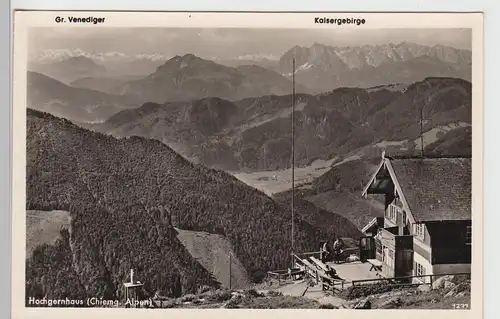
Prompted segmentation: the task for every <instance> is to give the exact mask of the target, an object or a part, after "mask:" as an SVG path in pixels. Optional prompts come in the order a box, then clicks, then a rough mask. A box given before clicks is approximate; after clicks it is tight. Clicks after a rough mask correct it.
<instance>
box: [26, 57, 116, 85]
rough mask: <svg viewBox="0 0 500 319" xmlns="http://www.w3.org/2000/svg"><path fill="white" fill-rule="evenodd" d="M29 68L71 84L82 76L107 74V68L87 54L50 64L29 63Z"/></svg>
mask: <svg viewBox="0 0 500 319" xmlns="http://www.w3.org/2000/svg"><path fill="white" fill-rule="evenodd" d="M28 70H29V71H33V72H37V73H41V74H44V75H46V76H48V77H51V78H54V79H57V80H58V81H61V82H64V83H66V84H69V83H70V82H72V81H75V80H77V79H79V78H82V77H102V76H106V68H105V67H104V66H102V65H99V64H97V63H95V62H94V61H93V60H92V59H89V58H87V57H85V56H75V57H70V58H68V59H64V60H61V61H56V62H53V63H49V64H39V63H28Z"/></svg>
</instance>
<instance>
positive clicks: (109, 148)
mask: <svg viewBox="0 0 500 319" xmlns="http://www.w3.org/2000/svg"><path fill="white" fill-rule="evenodd" d="M26 206H27V207H26V208H27V209H32V210H34V209H37V210H66V211H69V212H70V213H71V233H69V232H68V231H63V233H62V239H60V240H59V241H58V242H56V244H55V245H50V246H49V245H44V246H41V247H38V248H37V249H35V250H34V253H33V255H32V256H27V257H28V258H29V260H28V262H27V269H26V276H27V278H26V289H27V294H26V295H27V297H29V296H44V295H48V296H49V297H64V298H65V297H68V296H69V297H75V298H76V297H78V296H80V295H92V296H103V297H106V298H115V297H120V296H122V283H123V282H124V281H125V280H128V278H127V277H126V276H127V274H128V271H129V269H130V268H134V269H136V273H137V278H139V279H138V280H141V281H142V282H144V283H145V290H146V293H148V294H153V293H154V292H155V291H157V290H160V291H161V293H163V294H172V295H179V294H180V293H182V292H190V291H193V290H195V289H196V288H197V287H198V286H199V285H202V284H209V285H215V286H217V283H216V282H215V281H214V280H213V279H212V278H211V275H210V274H209V272H208V271H207V270H205V269H204V268H203V267H202V266H201V265H200V264H199V263H198V262H196V261H195V260H194V259H193V258H192V257H191V256H190V254H189V253H188V252H187V250H186V249H185V248H184V247H183V246H182V244H181V243H180V242H179V240H178V239H177V237H176V232H175V229H174V228H173V225H175V226H176V227H179V228H181V229H191V230H204V231H209V232H216V233H219V234H222V235H224V236H226V237H227V238H228V239H229V240H230V242H231V244H232V245H233V250H234V251H235V253H236V255H237V257H238V259H239V260H241V262H242V263H243V265H244V267H245V268H246V269H247V271H248V273H249V274H250V276H252V278H253V279H254V280H258V279H259V277H261V276H262V274H263V272H265V271H266V270H269V269H273V268H283V267H286V266H287V265H288V264H289V258H290V257H289V256H290V255H289V253H290V244H291V241H290V230H291V219H290V216H291V212H290V205H281V204H278V203H276V202H275V201H273V200H272V199H271V198H270V197H268V196H266V195H265V194H264V193H262V192H260V191H258V190H256V189H254V188H251V187H249V186H248V185H246V184H244V183H242V182H240V181H239V180H237V179H236V178H234V177H232V176H230V175H229V174H227V173H224V172H222V171H217V170H213V169H208V168H206V167H203V166H198V165H195V164H192V163H190V162H188V161H187V160H185V159H184V158H182V157H181V156H179V155H178V154H177V153H175V152H174V151H173V150H172V149H170V148H169V147H168V146H166V145H164V144H162V143H161V142H159V141H155V140H148V139H144V138H139V137H130V138H124V139H115V138H113V137H110V136H106V135H103V134H99V133H94V132H90V131H88V130H85V129H82V128H79V127H77V126H75V125H73V124H72V123H71V122H69V121H67V120H63V119H59V118H56V117H54V116H52V115H49V114H46V113H41V112H38V111H34V110H28V118H27V203H26ZM314 214H318V212H317V211H312V212H311V211H309V210H308V208H307V205H305V206H302V207H301V208H298V209H297V214H296V215H297V221H296V224H295V235H296V247H297V250H309V249H313V248H316V246H317V245H318V244H319V241H320V240H322V239H324V238H325V237H331V236H334V235H340V236H347V237H348V236H357V235H358V234H359V232H358V230H357V229H356V227H354V226H353V225H352V224H351V223H350V222H348V221H347V220H346V219H344V218H338V219H337V220H338V222H336V223H334V224H331V225H330V226H325V225H323V226H322V227H321V229H320V228H318V227H316V226H312V225H311V223H309V222H308V219H309V218H311V216H312V218H315V217H314Z"/></svg>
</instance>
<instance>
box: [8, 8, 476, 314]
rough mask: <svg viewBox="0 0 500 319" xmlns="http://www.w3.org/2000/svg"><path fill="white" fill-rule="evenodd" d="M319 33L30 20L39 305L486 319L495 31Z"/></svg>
mask: <svg viewBox="0 0 500 319" xmlns="http://www.w3.org/2000/svg"><path fill="white" fill-rule="evenodd" d="M59 15H60V16H61V17H63V18H62V19H64V17H67V16H69V15H67V16H66V15H64V14H59ZM92 15H93V17H92V19H98V18H100V17H105V16H106V15H105V13H102V14H100V15H97V14H92ZM74 16H75V17H80V16H81V17H84V18H85V17H87V16H90V15H89V14H85V13H80V14H79V15H76V14H75V15H74ZM346 16H347V17H348V18H349V15H346ZM190 17H191V16H190ZM311 17H312V16H311ZM219 18H220V19H221V20H223V19H224V18H225V17H224V16H220V17H219ZM355 18H356V19H357V18H359V19H363V14H357V15H355V17H354V18H353V19H354V20H355ZM74 19H75V18H74ZM89 19H90V18H89ZM92 19H90V20H89V21H93V20H92ZM144 19H147V16H146V17H145V18H144ZM310 20H311V21H310V27H293V24H292V25H290V26H289V27H287V28H283V27H281V28H278V27H276V28H271V27H257V26H256V27H253V28H252V27H245V28H244V27H228V26H224V27H220V26H218V25H217V24H216V23H214V24H213V26H205V25H203V26H200V27H182V26H179V27H172V26H168V27H158V26H152V27H144V26H138V27H135V26H133V25H131V26H129V27H114V26H113V25H112V24H111V23H110V24H109V26H108V25H106V23H105V22H103V23H100V24H99V25H98V26H97V25H96V26H93V27H87V26H86V27H81V26H80V25H77V24H69V23H68V24H66V25H64V26H62V25H61V24H56V23H54V24H52V25H51V26H50V25H47V26H45V25H44V26H33V27H29V28H27V31H26V35H27V36H26V39H27V40H26V50H27V52H26V61H24V63H25V65H26V67H25V72H26V75H25V76H24V75H23V77H25V79H26V82H25V84H24V83H23V85H24V90H25V96H26V97H25V101H26V103H25V104H26V105H17V106H15V107H18V108H21V109H22V110H23V111H22V112H24V113H25V115H24V116H25V123H26V124H25V125H26V129H25V138H26V141H25V143H26V144H25V145H26V146H25V148H24V150H25V156H26V159H25V162H23V163H25V166H26V167H25V175H23V176H25V192H26V195H25V204H23V205H24V206H25V207H24V211H25V219H24V217H23V222H22V223H25V229H26V231H25V244H23V245H22V246H21V245H20V249H21V251H22V248H23V247H24V248H25V254H24V260H25V268H24V273H23V276H24V278H25V282H24V287H23V288H19V289H24V298H25V299H24V301H23V303H24V306H25V307H26V308H37V307H45V308H47V307H49V308H75V307H76V308H124V309H128V308H134V309H135V308H140V309H165V310H168V309H220V308H223V309H318V311H321V312H328V311H336V310H337V309H353V310H357V309H375V310H376V309H429V310H430V309H448V310H450V311H451V310H470V309H471V285H472V284H473V282H474V281H475V280H478V282H479V280H481V278H480V275H481V274H480V273H477V272H474V273H473V270H472V269H473V267H472V265H473V259H474V258H473V251H474V249H482V248H481V246H479V247H478V246H475V242H474V241H473V240H472V239H473V231H472V229H473V222H472V220H473V219H474V218H473V217H472V216H473V213H472V212H473V208H472V207H473V202H474V200H473V189H472V184H473V183H472V181H473V177H472V176H473V175H472V173H473V172H474V170H473V165H472V158H473V156H472V155H473V146H474V148H476V147H479V148H481V147H482V145H477V144H474V145H473V137H474V134H475V133H474V134H473V123H472V122H473V121H472V119H473V110H474V108H476V107H477V108H479V109H480V108H481V107H482V106H481V105H477V104H474V103H473V94H476V92H479V91H477V90H476V88H475V87H474V90H473V84H472V82H473V67H476V66H475V65H473V54H475V53H474V48H473V41H472V40H473V29H472V28H470V27H464V28H461V27H449V28H444V27H436V28H418V27H417V24H416V23H415V27H413V28H408V27H401V28H398V27H394V26H393V27H392V28H375V27H371V28H367V27H364V26H363V25H360V26H357V25H354V26H350V27H342V26H341V25H340V24H339V25H334V26H332V27H329V28H327V27H324V26H323V27H321V28H320V27H317V24H315V23H314V20H313V19H312V18H311V19H310ZM103 21H105V20H103ZM369 22H370V21H369V18H366V25H368V24H369ZM301 25H302V24H301ZM358 25H359V24H358ZM20 59H21V58H20ZM19 63H23V62H19ZM478 67H479V66H478ZM19 85H20V84H19ZM473 104H474V107H473ZM14 125H16V124H14ZM474 125H476V123H475V124H474ZM479 125H480V124H479ZM475 129H476V128H474V130H475ZM474 132H475V131H474ZM20 143H21V144H22V141H21V142H20ZM474 143H476V140H474ZM478 143H481V140H479V142H478ZM21 146H22V145H21ZM23 147H24V146H23ZM474 154H476V153H474ZM479 169H481V167H480V166H479ZM476 173H480V172H474V174H476ZM15 213H16V214H22V213H24V212H21V211H19V212H15ZM477 213H480V212H474V214H477ZM474 216H476V215H474ZM24 220H25V221H24ZM475 229H476V228H475ZM15 231H16V230H15ZM474 238H476V237H474ZM474 262H476V261H475V260H474ZM477 306H478V307H479V305H477Z"/></svg>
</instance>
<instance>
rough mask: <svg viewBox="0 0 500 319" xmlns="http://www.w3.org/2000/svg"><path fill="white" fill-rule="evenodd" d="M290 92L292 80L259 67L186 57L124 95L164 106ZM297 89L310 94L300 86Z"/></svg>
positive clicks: (137, 82) (132, 83)
mask: <svg viewBox="0 0 500 319" xmlns="http://www.w3.org/2000/svg"><path fill="white" fill-rule="evenodd" d="M291 89H292V83H291V81H290V80H288V79H286V78H285V77H284V76H282V75H280V74H278V73H276V72H274V71H270V70H267V69H265V68H262V67H259V66H256V65H253V66H240V67H237V68H232V67H228V66H224V65H221V64H217V63H215V62H213V61H209V60H205V59H202V58H200V57H197V56H195V55H193V54H186V55H184V56H176V57H174V58H172V59H170V60H168V61H167V62H166V63H165V64H163V65H161V66H159V67H158V68H157V69H156V71H155V72H154V73H152V74H150V75H148V76H146V77H144V78H141V79H138V80H134V81H130V82H128V83H127V84H126V85H125V86H124V87H123V88H122V91H121V94H124V95H130V96H136V97H138V98H141V99H143V100H146V101H149V102H156V103H164V102H166V101H172V102H174V101H189V100H193V99H199V98H204V97H220V98H225V99H229V100H234V99H241V98H245V97H252V96H262V95H269V94H274V95H283V94H287V93H289V92H290V90H291ZM296 90H297V91H298V92H304V91H307V89H306V88H304V87H303V86H301V85H298V86H297V87H296Z"/></svg>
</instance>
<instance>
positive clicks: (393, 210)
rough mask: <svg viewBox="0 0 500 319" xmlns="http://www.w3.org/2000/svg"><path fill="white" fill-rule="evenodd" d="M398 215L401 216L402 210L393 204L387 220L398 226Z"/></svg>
mask: <svg viewBox="0 0 500 319" xmlns="http://www.w3.org/2000/svg"><path fill="white" fill-rule="evenodd" d="M398 215H399V216H401V209H400V208H399V207H397V206H395V205H393V204H390V205H389V207H388V208H387V210H386V214H385V216H386V217H387V219H389V220H390V221H391V222H393V223H395V224H396V223H397V222H398Z"/></svg>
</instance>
